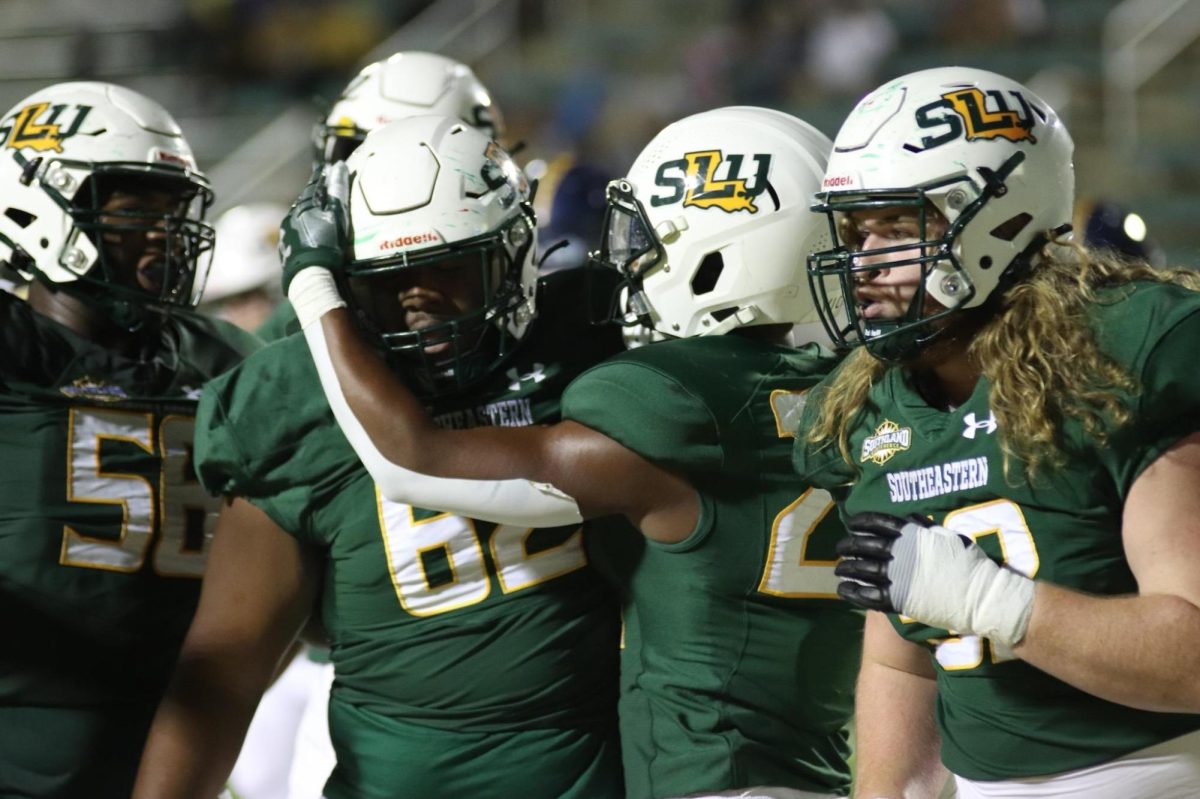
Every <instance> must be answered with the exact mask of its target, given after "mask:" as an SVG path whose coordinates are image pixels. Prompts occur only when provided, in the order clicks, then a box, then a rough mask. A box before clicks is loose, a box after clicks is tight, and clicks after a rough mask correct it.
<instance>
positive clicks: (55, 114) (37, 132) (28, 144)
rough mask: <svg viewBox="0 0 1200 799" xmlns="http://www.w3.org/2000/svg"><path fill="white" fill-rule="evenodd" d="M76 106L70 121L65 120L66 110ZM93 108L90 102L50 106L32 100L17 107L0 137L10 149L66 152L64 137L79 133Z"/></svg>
mask: <svg viewBox="0 0 1200 799" xmlns="http://www.w3.org/2000/svg"><path fill="white" fill-rule="evenodd" d="M68 109H73V110H74V113H73V115H72V117H71V121H70V123H69V124H66V123H65V122H64V121H60V120H63V116H64V113H67V112H68ZM91 110H92V107H91V106H90V105H75V106H67V105H53V106H52V105H50V103H33V104H31V105H27V106H25V107H24V108H21V109H20V110H18V111H17V112H16V113H15V114H14V115H13V116H12V118H11V119H9V120H5V122H4V125H3V126H0V140H3V142H4V146H5V147H7V148H9V149H10V150H34V151H35V152H41V153H44V152H49V151H51V150H53V151H54V152H56V153H61V152H62V151H63V145H62V143H63V140H64V139H69V138H70V137H71V136H74V135H75V134H76V133H78V132H79V128H80V126H81V125H83V120H84V119H85V118H86V117H87V115H88V113H89V112H90V111H91Z"/></svg>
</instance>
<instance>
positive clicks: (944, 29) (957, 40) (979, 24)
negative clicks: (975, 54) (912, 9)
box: [935, 0, 1048, 50]
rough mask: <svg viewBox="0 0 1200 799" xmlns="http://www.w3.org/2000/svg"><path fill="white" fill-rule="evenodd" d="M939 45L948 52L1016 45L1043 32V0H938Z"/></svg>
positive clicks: (1044, 26) (1044, 14) (1045, 27)
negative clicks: (940, 38)
mask: <svg viewBox="0 0 1200 799" xmlns="http://www.w3.org/2000/svg"><path fill="white" fill-rule="evenodd" d="M935 8H936V9H937V11H936V12H935V13H936V18H937V19H939V20H941V36H942V43H943V45H944V46H946V47H950V48H952V49H954V48H958V49H963V48H966V49H968V50H969V49H975V50H978V48H979V47H980V46H981V45H988V44H991V45H998V44H1018V43H1020V42H1023V41H1027V40H1029V39H1033V38H1036V37H1038V36H1040V35H1041V34H1043V33H1045V32H1046V31H1047V24H1048V22H1047V15H1046V7H1045V5H1044V3H1043V0H941V2H939V3H937V4H935Z"/></svg>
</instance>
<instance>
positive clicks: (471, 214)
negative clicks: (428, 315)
mask: <svg viewBox="0 0 1200 799" xmlns="http://www.w3.org/2000/svg"><path fill="white" fill-rule="evenodd" d="M346 166H347V168H348V170H349V173H350V189H349V190H350V193H349V214H350V229H351V235H352V241H353V252H352V260H351V261H350V262H349V263H348V264H347V265H346V266H345V267H344V268H343V269H342V270H340V271H339V274H338V277H339V279H340V280H342V281H344V285H343V287H342V293H343V296H344V297H346V300H347V302H348V303H349V305H350V308H351V310H352V311H353V312H354V313H355V314H356V316H357V318H358V320H359V323H360V324H361V325H362V326H363V327H364V329H366V330H367V331H368V333H370V334H373V335H375V336H376V338H377V342H378V344H379V345H380V346H381V347H383V348H384V349H385V350H387V351H388V352H390V353H393V354H395V355H398V356H400V358H401V361H400V362H401V363H404V364H407V365H408V366H410V367H411V366H413V365H416V366H418V376H419V377H420V378H421V380H422V382H423V386H422V388H423V390H425V391H426V392H427V393H446V392H450V391H455V390H458V389H461V388H465V387H467V386H469V385H471V384H473V383H475V382H477V381H478V380H480V379H482V378H483V377H485V376H487V375H488V374H490V373H491V372H492V370H493V369H494V368H495V367H497V366H498V365H499V364H500V363H501V362H502V361H503V360H504V358H506V357H507V356H508V355H509V354H510V353H511V352H512V350H513V348H514V347H515V345H516V343H517V342H518V341H520V339H521V338H522V337H523V336H524V335H525V331H526V329H527V328H528V326H529V323H530V322H531V321H532V320H533V317H534V313H535V307H536V306H535V301H536V297H535V295H536V290H537V264H536V263H535V259H534V252H535V250H536V248H537V224H536V220H535V218H534V214H533V209H532V207H531V205H530V203H529V199H530V198H529V183H528V181H527V180H526V178H525V175H524V173H522V172H521V170H520V168H519V167H518V166H517V165H516V163H515V162H514V161H513V160H512V158H511V157H510V156H509V155H508V153H506V152H505V151H504V150H503V149H502V148H501V147H500V146H499V145H498V144H496V143H495V142H494V141H492V140H491V139H489V138H488V137H487V135H486V134H484V133H483V132H482V131H479V130H477V129H475V128H473V127H470V126H469V125H466V124H464V123H463V122H462V121H460V120H458V119H453V118H450V117H444V116H419V117H409V118H407V119H401V120H397V121H395V122H392V123H389V124H387V125H384V126H383V127H381V128H379V129H377V130H375V131H373V132H371V133H370V134H368V135H367V137H366V139H365V140H364V141H363V143H362V146H360V147H359V148H358V149H357V150H355V151H354V153H353V154H352V155H351V156H350V158H349V159H348V160H347V161H346ZM431 269H432V270H464V271H461V272H455V274H459V275H473V276H474V277H473V278H472V280H476V281H477V282H474V283H472V286H471V293H472V294H473V295H474V296H475V298H476V299H477V300H478V301H479V302H478V307H473V308H470V309H468V310H466V311H465V312H464V313H461V314H460V315H457V316H456V317H454V318H444V319H441V320H439V321H438V322H437V323H436V324H432V325H428V326H424V327H423V328H421V329H417V330H410V329H409V327H408V324H407V322H406V320H405V307H404V306H403V305H402V298H401V294H403V293H404V292H405V291H406V290H407V289H408V288H409V287H411V286H412V285H414V284H415V285H422V275H423V273H425V272H426V270H431Z"/></svg>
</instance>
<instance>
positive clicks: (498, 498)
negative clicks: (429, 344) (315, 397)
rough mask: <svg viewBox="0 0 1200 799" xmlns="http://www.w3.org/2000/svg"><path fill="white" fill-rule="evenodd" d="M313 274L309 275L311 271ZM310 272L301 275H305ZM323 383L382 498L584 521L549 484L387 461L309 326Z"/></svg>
mask: <svg viewBox="0 0 1200 799" xmlns="http://www.w3.org/2000/svg"><path fill="white" fill-rule="evenodd" d="M306 271H308V270H306ZM304 274H305V272H301V275H304ZM304 337H305V339H306V340H307V341H308V347H309V349H310V350H311V351H312V357H313V361H314V362H315V363H316V365H317V374H318V375H320V378H321V387H322V388H323V389H324V390H325V396H326V398H328V400H329V405H330V407H331V408H333V415H334V417H335V418H336V419H337V423H338V426H339V427H341V428H342V433H344V434H345V436H346V438H347V439H348V440H349V441H350V446H352V447H354V451H355V452H357V453H358V457H359V459H360V460H361V461H362V462H363V465H364V466H365V467H366V468H367V471H368V472H370V473H371V477H372V478H374V480H375V482H376V484H378V486H379V490H380V492H381V493H382V494H383V496H385V497H387V498H388V499H390V500H392V501H393V502H404V503H406V504H409V505H416V506H418V507H422V508H430V509H431V510H440V511H445V512H447V513H454V514H457V515H460V516H467V517H469V518H472V519H480V520H483V521H489V522H496V523H497V524H512V525H519V526H523V527H558V526H560V525H567V524H577V523H579V522H580V521H582V520H583V516H582V514H581V513H580V512H579V505H577V504H576V502H575V500H574V499H572V498H571V497H569V496H567V495H566V494H564V493H563V492H561V491H559V490H558V489H557V488H555V487H554V486H552V485H550V484H549V483H534V482H531V481H529V480H458V479H453V478H449V477H431V476H429V475H425V474H420V473H418V472H414V471H410V470H409V469H405V468H404V467H403V466H400V465H398V464H395V463H392V462H391V461H390V460H388V459H387V458H385V457H384V456H383V454H382V453H380V452H379V450H378V449H377V448H376V447H375V444H374V442H372V441H371V437H370V436H369V435H368V434H367V431H366V430H365V429H364V428H363V426H362V425H361V424H360V423H359V421H358V418H357V417H356V416H355V415H354V412H353V411H352V410H350V405H349V403H348V402H346V397H345V395H343V393H342V386H341V383H340V382H339V381H338V378H337V372H336V371H335V370H334V368H333V361H332V360H331V359H330V357H329V349H328V347H327V346H326V342H325V333H324V331H323V330H322V329H321V325H319V324H309V325H306V326H305V327H304Z"/></svg>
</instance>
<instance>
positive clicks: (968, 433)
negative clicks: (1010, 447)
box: [963, 411, 996, 438]
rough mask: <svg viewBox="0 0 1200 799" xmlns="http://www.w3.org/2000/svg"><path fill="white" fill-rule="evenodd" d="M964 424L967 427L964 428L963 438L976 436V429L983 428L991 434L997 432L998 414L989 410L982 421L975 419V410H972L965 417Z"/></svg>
mask: <svg viewBox="0 0 1200 799" xmlns="http://www.w3.org/2000/svg"><path fill="white" fill-rule="evenodd" d="M963 424H965V425H966V426H967V427H966V429H965V430H963V438H975V431H976V430H983V431H985V432H986V433H987V434H988V435H989V436H990V435H991V434H992V433H994V432H996V414H994V413H992V412H991V411H988V416H987V418H986V419H984V420H983V421H982V422H977V421H975V412H974V411H972V412H971V413H968V414H967V415H966V416H964V417H963Z"/></svg>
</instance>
